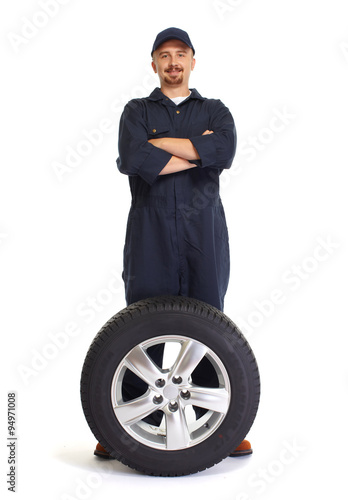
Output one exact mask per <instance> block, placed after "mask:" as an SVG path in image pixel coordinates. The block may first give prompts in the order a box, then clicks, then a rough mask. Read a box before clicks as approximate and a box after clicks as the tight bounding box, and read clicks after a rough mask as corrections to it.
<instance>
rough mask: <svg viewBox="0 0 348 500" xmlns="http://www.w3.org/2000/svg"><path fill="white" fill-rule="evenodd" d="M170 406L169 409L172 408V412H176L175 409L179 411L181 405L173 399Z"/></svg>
mask: <svg viewBox="0 0 348 500" xmlns="http://www.w3.org/2000/svg"><path fill="white" fill-rule="evenodd" d="M168 408H169V410H170V411H171V412H175V411H177V410H178V408H179V405H178V403H177V402H176V401H174V400H173V401H171V402H170V403H169V405H168Z"/></svg>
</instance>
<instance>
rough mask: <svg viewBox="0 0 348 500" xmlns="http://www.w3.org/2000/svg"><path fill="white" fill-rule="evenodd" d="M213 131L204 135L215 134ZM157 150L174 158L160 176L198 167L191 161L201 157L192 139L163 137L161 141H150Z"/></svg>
mask: <svg viewBox="0 0 348 500" xmlns="http://www.w3.org/2000/svg"><path fill="white" fill-rule="evenodd" d="M213 133H214V132H213V131H212V130H206V131H205V132H203V134H202V135H207V134H213ZM148 142H150V143H151V144H152V145H153V146H156V148H160V149H163V150H164V151H167V153H169V154H171V155H172V157H171V159H170V160H169V161H168V163H167V164H166V165H165V167H164V168H163V169H162V170H161V171H160V173H159V175H166V174H173V173H175V172H180V171H182V170H188V169H190V168H194V167H196V166H197V165H196V164H194V163H190V160H191V161H192V160H199V159H200V156H199V154H198V151H197V149H196V148H195V147H194V145H193V144H192V142H191V141H190V139H177V138H175V137H163V138H161V139H150V140H149V141H148Z"/></svg>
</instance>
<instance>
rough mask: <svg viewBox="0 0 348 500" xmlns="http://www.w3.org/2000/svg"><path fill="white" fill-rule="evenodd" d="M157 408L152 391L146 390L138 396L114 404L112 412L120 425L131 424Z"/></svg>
mask: <svg viewBox="0 0 348 500" xmlns="http://www.w3.org/2000/svg"><path fill="white" fill-rule="evenodd" d="M158 409H159V406H158V405H155V404H154V402H153V393H152V392H151V391H147V393H146V394H145V395H144V396H141V397H140V398H137V399H133V400H132V401H127V403H123V404H121V405H117V406H115V408H114V412H115V414H116V416H117V418H118V420H119V421H120V423H121V424H122V425H132V424H135V423H136V422H139V420H141V419H142V418H144V417H146V416H147V415H150V413H152V412H154V411H155V410H158Z"/></svg>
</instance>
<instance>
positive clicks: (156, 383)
mask: <svg viewBox="0 0 348 500" xmlns="http://www.w3.org/2000/svg"><path fill="white" fill-rule="evenodd" d="M155 385H156V387H164V386H165V385H166V382H165V380H163V378H159V379H158V380H156V382H155Z"/></svg>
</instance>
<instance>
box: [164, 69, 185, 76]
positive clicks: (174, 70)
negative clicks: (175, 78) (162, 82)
mask: <svg viewBox="0 0 348 500" xmlns="http://www.w3.org/2000/svg"><path fill="white" fill-rule="evenodd" d="M181 72H182V69H179V68H171V69H167V70H166V73H169V74H170V75H178V74H179V73H181Z"/></svg>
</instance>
